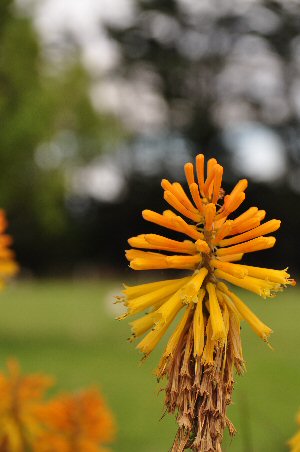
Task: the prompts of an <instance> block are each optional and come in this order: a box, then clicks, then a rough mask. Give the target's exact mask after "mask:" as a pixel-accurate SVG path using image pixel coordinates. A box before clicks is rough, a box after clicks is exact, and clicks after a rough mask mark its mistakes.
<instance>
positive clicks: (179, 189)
mask: <svg viewBox="0 0 300 452" xmlns="http://www.w3.org/2000/svg"><path fill="white" fill-rule="evenodd" d="M172 185H173V187H174V188H175V189H176V190H177V192H179V193H180V195H181V198H180V199H181V203H182V204H183V205H184V206H185V207H186V208H187V209H188V210H190V211H191V212H194V213H198V210H197V209H195V206H193V204H192V203H191V201H190V200H189V198H188V196H187V194H186V192H185V191H184V189H183V188H182V185H181V184H180V183H179V182H173V184H172Z"/></svg>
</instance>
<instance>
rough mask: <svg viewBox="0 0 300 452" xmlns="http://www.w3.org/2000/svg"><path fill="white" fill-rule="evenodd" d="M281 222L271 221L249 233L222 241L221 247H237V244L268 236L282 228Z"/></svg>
mask: <svg viewBox="0 0 300 452" xmlns="http://www.w3.org/2000/svg"><path fill="white" fill-rule="evenodd" d="M280 223H281V221H280V220H270V221H267V223H264V224H262V225H260V226H258V227H256V228H254V229H251V230H250V231H248V232H244V233H243V234H239V235H236V236H234V237H231V238H230V239H224V240H221V241H220V243H219V246H229V245H235V244H236V243H241V242H245V241H247V240H251V239H254V238H256V237H260V236H263V235H266V234H270V233H271V232H275V231H277V229H279V228H280Z"/></svg>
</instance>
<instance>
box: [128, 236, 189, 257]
mask: <svg viewBox="0 0 300 452" xmlns="http://www.w3.org/2000/svg"><path fill="white" fill-rule="evenodd" d="M128 243H129V244H130V245H131V246H132V247H133V248H150V249H158V250H165V251H174V252H179V253H186V254H195V253H196V252H197V250H196V247H195V244H194V243H192V242H190V241H189V240H186V241H184V242H179V241H177V240H172V239H169V238H167V237H163V236H162V235H157V234H141V235H138V236H137V237H131V238H130V239H129V240H128Z"/></svg>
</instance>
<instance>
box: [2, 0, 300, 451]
mask: <svg viewBox="0 0 300 452" xmlns="http://www.w3.org/2000/svg"><path fill="white" fill-rule="evenodd" d="M299 118H300V1H299V0H290V1H288V2H286V1H271V0H270V1H267V0H266V1H263V0H243V1H241V0H236V1H235V0H201V1H198V2H197V1H196V2H195V1H192V0H163V1H159V0H135V1H134V0H113V1H111V0H101V1H99V0H84V1H83V0H65V1H63V2H62V1H60V0H38V1H34V0H15V1H14V0H1V1H0V171H1V177H0V206H1V207H3V208H4V209H5V210H6V212H7V215H8V218H9V223H10V228H9V231H10V233H11V234H12V235H13V236H14V249H15V251H16V255H17V258H18V261H19V263H20V266H21V272H20V276H19V278H18V280H17V281H16V282H15V283H14V284H13V285H11V286H10V287H9V288H8V289H7V290H6V292H4V293H3V294H2V295H1V299H0V304H1V308H0V309H1V311H0V312H1V314H0V338H1V340H0V356H1V363H2V365H4V363H5V360H6V358H7V357H8V356H15V357H16V358H18V359H19V360H20V362H21V364H22V366H23V368H24V370H26V371H45V372H48V373H50V374H52V375H55V376H56V377H57V380H58V388H59V389H65V390H69V389H74V388H75V389H76V388H80V387H83V386H87V385H90V384H99V385H100V387H101V388H102V389H103V392H104V394H105V395H106V398H107V401H108V403H109V404H110V405H111V407H112V408H113V410H114V412H115V414H116V418H117V422H118V424H119V432H118V438H117V440H116V442H115V444H114V446H113V450H115V451H118V452H135V451H143V452H165V451H166V450H168V447H169V445H170V444H171V440H172V435H173V433H174V431H175V425H174V422H173V421H172V420H171V419H169V418H168V417H165V418H164V419H163V420H161V421H159V419H160V417H161V414H162V400H163V397H162V395H157V392H158V390H157V389H158V388H157V386H156V383H155V379H154V378H153V375H152V370H153V368H154V367H155V363H156V360H157V356H156V357H155V356H154V357H153V358H150V359H149V360H148V362H147V363H146V364H145V365H143V366H142V367H138V365H137V362H138V359H139V357H138V354H137V353H136V352H135V351H134V349H133V347H132V346H130V345H129V344H128V343H127V342H126V338H127V337H128V335H129V328H128V326H127V325H126V323H124V324H118V323H117V322H116V321H115V320H114V317H115V316H116V315H117V312H116V308H115V307H114V306H113V304H112V300H113V295H115V294H118V293H120V286H121V281H122V280H123V281H125V280H126V281H134V280H135V281H136V280H139V281H142V280H144V279H145V278H146V275H144V274H143V275H140V274H138V275H134V274H133V272H132V271H131V270H130V269H128V267H127V264H126V262H125V259H124V251H123V250H124V249H125V248H126V247H127V244H126V241H127V238H128V237H130V236H132V235H135V234H137V233H141V232H148V231H150V229H151V231H153V227H149V225H147V224H143V221H142V219H141V215H140V212H141V210H142V209H144V208H148V209H153V210H157V211H162V210H163V209H164V208H165V204H164V201H163V200H162V193H161V188H160V180H161V179H162V177H167V178H169V179H171V180H179V181H182V182H184V181H183V164H184V163H186V162H187V161H190V160H191V159H192V158H193V157H194V156H195V155H196V154H197V153H199V152H203V153H204V154H205V155H206V157H207V158H210V157H216V158H217V159H218V160H219V161H220V163H221V164H223V165H224V166H225V187H228V188H230V187H231V186H232V185H233V183H234V182H235V181H236V180H238V179H239V178H245V177H246V178H248V179H249V182H250V186H249V188H248V190H247V199H246V202H245V204H246V207H248V206H250V205H256V206H258V207H259V208H263V209H265V210H266V211H267V219H271V218H279V219H281V220H282V227H281V229H280V231H279V232H278V233H277V235H276V236H277V239H278V243H277V244H276V247H275V248H274V249H272V250H268V251H263V252H261V253H256V256H250V257H249V258H248V262H249V263H251V264H254V265H260V266H270V267H276V268H285V267H286V266H287V265H289V267H290V271H291V273H292V275H293V276H294V277H297V274H299V272H300V259H299V250H300V234H299V230H300V215H299V208H300V202H299V201H300V123H299ZM155 232H158V229H157V230H156V231H155ZM159 276H160V277H164V276H165V274H164V273H161V274H159ZM147 277H148V278H149V277H150V278H151V277H152V278H155V277H156V275H151V276H149V275H148V276H147ZM244 298H245V299H246V301H247V302H248V303H249V305H251V307H253V309H254V310H255V311H256V312H257V313H261V315H262V317H263V319H264V320H265V322H266V323H268V324H270V326H271V327H272V328H273V329H274V331H275V334H274V335H273V338H272V344H273V346H274V348H275V351H274V352H271V351H270V350H268V349H267V348H266V347H265V344H261V343H260V342H259V340H258V339H257V338H256V337H254V335H253V334H252V333H251V332H250V331H248V329H247V328H244V329H245V331H243V336H244V350H245V357H246V361H247V367H248V372H247V375H246V376H245V377H243V378H239V379H238V382H237V385H236V391H235V399H234V402H235V403H234V406H233V407H232V408H231V411H230V415H231V417H232V418H233V420H234V422H235V424H236V427H237V428H238V430H239V434H238V437H237V438H236V439H235V440H233V441H230V440H229V439H226V441H225V447H224V450H228V451H245V452H251V451H252V452H260V451H261V452H262V451H266V450H272V451H283V450H286V441H287V440H288V438H289V436H290V435H291V434H292V433H293V432H294V430H295V428H296V427H295V425H294V417H295V414H296V411H297V409H298V407H299V406H300V357H299V346H300V332H299V319H300V306H299V291H298V290H297V289H289V290H288V291H287V292H286V293H285V294H283V295H279V297H278V300H277V299H275V300H271V301H267V302H265V301H263V300H260V299H257V298H256V297H255V296H249V295H247V296H246V297H244ZM244 329H243V330H244Z"/></svg>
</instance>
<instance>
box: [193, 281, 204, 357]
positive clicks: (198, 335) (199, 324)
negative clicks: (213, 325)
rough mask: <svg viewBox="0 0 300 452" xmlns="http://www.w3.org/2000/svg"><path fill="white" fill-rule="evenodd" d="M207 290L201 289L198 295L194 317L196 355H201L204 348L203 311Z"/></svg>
mask: <svg viewBox="0 0 300 452" xmlns="http://www.w3.org/2000/svg"><path fill="white" fill-rule="evenodd" d="M204 295H205V290H204V289H201V290H200V292H199V295H198V302H197V304H196V309H195V313H194V318H193V332H194V357H196V356H201V355H202V352H203V349H204V330H205V325H204V317H203V311H202V304H203V298H204Z"/></svg>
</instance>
